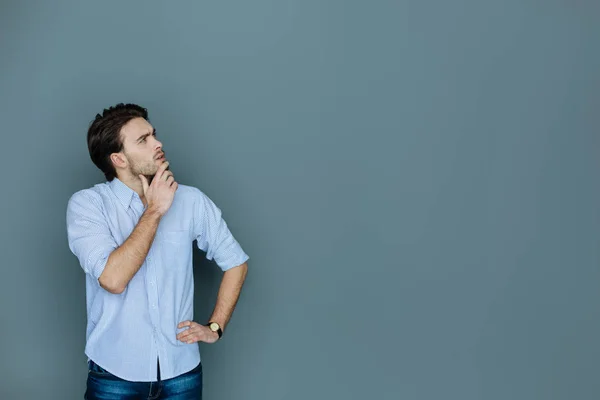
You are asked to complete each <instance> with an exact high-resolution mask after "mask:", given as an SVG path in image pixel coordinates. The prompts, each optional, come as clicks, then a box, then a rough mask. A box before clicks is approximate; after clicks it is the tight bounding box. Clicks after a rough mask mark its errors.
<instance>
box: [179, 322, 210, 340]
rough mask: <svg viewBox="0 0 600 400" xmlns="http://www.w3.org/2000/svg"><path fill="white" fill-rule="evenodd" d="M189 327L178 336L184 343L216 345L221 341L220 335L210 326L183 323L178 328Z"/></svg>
mask: <svg viewBox="0 0 600 400" xmlns="http://www.w3.org/2000/svg"><path fill="white" fill-rule="evenodd" d="M186 326H187V327H188V328H187V329H186V330H185V331H183V332H181V333H179V334H178V335H177V340H179V341H182V342H183V343H187V344H190V343H196V342H205V343H214V342H216V341H217V340H219V334H218V333H217V332H213V331H211V330H210V328H209V327H208V326H205V325H200V324H199V323H197V322H194V321H183V322H180V323H179V325H177V328H184V327H186Z"/></svg>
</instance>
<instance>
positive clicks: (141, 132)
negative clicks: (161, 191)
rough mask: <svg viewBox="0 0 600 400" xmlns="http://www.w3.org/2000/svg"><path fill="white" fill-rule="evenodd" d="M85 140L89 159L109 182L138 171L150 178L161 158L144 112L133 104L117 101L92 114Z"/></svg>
mask: <svg viewBox="0 0 600 400" xmlns="http://www.w3.org/2000/svg"><path fill="white" fill-rule="evenodd" d="M87 141H88V149H89V152H90V157H91V158H92V161H93V162H94V164H96V166H97V167H98V168H99V169H100V170H101V171H102V172H103V173H104V176H106V179H107V180H109V181H112V180H113V179H114V178H115V177H118V178H119V179H120V180H129V179H132V178H135V179H138V175H140V174H141V175H145V176H146V177H147V178H148V181H150V180H151V179H152V177H153V176H154V174H156V171H157V169H158V167H159V165H160V164H161V163H162V162H163V161H165V158H164V152H163V151H162V143H161V142H159V141H158V140H157V139H156V131H155V130H154V128H153V127H152V125H150V122H149V120H148V111H147V110H146V109H145V108H142V107H140V106H138V105H136V104H122V103H121V104H117V105H116V106H113V107H110V108H107V109H105V110H104V111H103V112H102V114H98V115H96V118H95V119H94V121H93V122H92V124H91V125H90V128H89V130H88V134H87Z"/></svg>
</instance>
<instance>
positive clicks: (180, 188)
mask: <svg viewBox="0 0 600 400" xmlns="http://www.w3.org/2000/svg"><path fill="white" fill-rule="evenodd" d="M176 193H177V195H178V196H181V197H184V198H194V199H198V198H201V197H204V196H206V194H204V192H203V191H202V190H200V189H198V188H197V187H195V186H191V185H184V184H182V183H177V192H176Z"/></svg>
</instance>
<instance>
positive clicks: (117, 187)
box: [108, 178, 141, 210]
mask: <svg viewBox="0 0 600 400" xmlns="http://www.w3.org/2000/svg"><path fill="white" fill-rule="evenodd" d="M108 185H109V186H110V188H111V190H112V191H113V193H114V194H115V196H117V199H119V201H120V202H121V204H123V207H125V209H126V210H127V209H128V208H129V206H130V205H131V201H132V200H133V199H134V197H137V198H138V199H139V197H140V196H138V194H137V193H136V192H135V191H134V190H133V189H131V188H130V187H129V186H127V185H126V184H124V183H123V182H121V181H120V180H119V178H114V179H113V180H112V181H110V182H109V183H108ZM140 203H141V200H140Z"/></svg>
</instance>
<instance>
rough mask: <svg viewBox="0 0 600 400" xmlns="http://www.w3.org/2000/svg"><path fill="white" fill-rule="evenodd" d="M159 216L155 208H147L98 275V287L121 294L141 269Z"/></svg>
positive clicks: (154, 233)
mask: <svg viewBox="0 0 600 400" xmlns="http://www.w3.org/2000/svg"><path fill="white" fill-rule="evenodd" d="M160 219H161V215H160V214H159V213H158V211H157V210H156V209H155V208H152V209H151V208H147V209H146V211H144V213H143V214H142V216H141V218H140V220H139V222H138V224H137V225H136V227H135V228H134V230H133V232H131V235H129V237H128V238H127V240H125V242H123V244H122V245H121V246H119V247H118V248H117V249H115V250H114V251H113V252H112V253H110V256H109V257H108V260H107V261H106V266H105V267H104V271H102V274H100V277H99V278H98V282H99V283H100V286H102V287H103V288H104V289H106V290H107V291H109V292H110V293H114V294H119V293H122V292H123V291H124V290H125V288H126V287H127V285H128V284H129V281H131V279H132V278H133V277H134V275H135V274H136V273H137V272H138V270H139V269H140V268H141V266H142V264H143V263H144V260H145V259H146V256H147V255H148V251H149V250H150V246H151V245H152V242H153V241H154V236H155V235H156V230H157V228H158V223H159V222H160Z"/></svg>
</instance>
